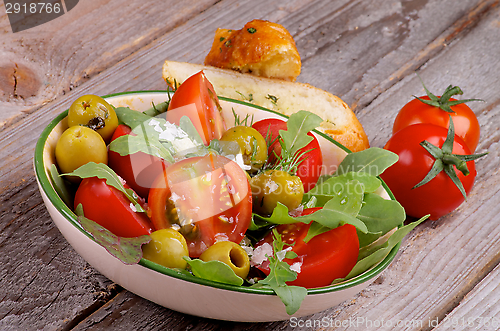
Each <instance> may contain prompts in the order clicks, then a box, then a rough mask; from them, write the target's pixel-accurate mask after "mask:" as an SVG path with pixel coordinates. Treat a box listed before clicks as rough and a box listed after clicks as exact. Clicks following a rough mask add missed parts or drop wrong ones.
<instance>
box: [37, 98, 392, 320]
mask: <svg viewBox="0 0 500 331" xmlns="http://www.w3.org/2000/svg"><path fill="white" fill-rule="evenodd" d="M168 93H169V92H167V91H135V92H124V93H118V94H113V95H108V96H105V97H104V98H105V99H106V100H107V101H108V102H109V103H111V104H112V105H114V106H115V107H120V106H124V107H130V108H132V109H135V110H138V111H143V110H145V109H147V108H149V107H151V103H152V102H154V103H155V104H158V103H160V102H162V101H165V100H166V99H167V95H168ZM220 101H221V106H222V108H223V116H224V117H227V116H230V117H227V118H231V119H232V118H233V114H232V111H233V110H234V111H236V112H237V113H238V114H240V115H243V116H242V118H243V117H244V116H245V114H250V115H252V114H253V115H254V120H255V121H257V120H259V119H263V118H269V117H275V118H282V119H286V116H284V115H281V114H279V113H276V112H273V111H271V110H268V109H265V108H262V107H258V106H255V105H252V104H249V103H245V102H241V101H237V100H232V99H227V98H220ZM66 116H67V110H66V111H64V112H62V113H61V114H60V115H59V116H57V117H56V118H55V119H54V120H53V121H52V122H51V123H50V124H49V125H48V126H47V127H46V128H45V129H44V131H43V132H42V134H41V136H40V138H39V139H38V142H37V145H36V148H35V156H34V168H35V174H36V178H37V182H38V187H39V189H40V193H41V195H42V198H43V201H44V203H45V206H46V207H47V210H48V211H49V214H50V216H51V218H52V220H53V221H54V223H55V225H56V226H57V227H58V228H59V230H60V231H61V233H62V234H63V236H64V237H65V238H66V240H67V241H68V242H69V243H70V244H71V246H72V247H73V248H74V249H75V250H76V251H77V253H78V254H80V255H81V256H82V257H83V258H84V259H85V260H86V261H87V262H88V263H89V264H90V265H92V266H93V267H94V268H95V269H97V270H98V271H99V272H100V273H102V274H103V275H104V276H106V277H107V278H109V279H110V280H112V281H113V282H116V283H117V284H119V285H120V286H122V287H123V288H125V289H127V290H129V291H131V292H133V293H135V294H137V295H139V296H141V297H143V298H145V299H148V300H150V301H152V302H155V303H157V304H159V305H161V306H164V307H167V308H170V309H172V310H175V311H179V312H182V313H186V314H191V315H196V316H201V317H206V318H213V319H219V320H228V321H244V322H269V321H278V320H287V319H290V318H291V317H292V316H293V317H301V316H307V315H311V314H314V313H317V312H320V311H323V310H326V309H328V308H331V307H333V306H336V305H338V304H340V303H342V302H344V301H346V300H349V299H351V298H352V297H354V296H355V295H356V294H357V293H359V292H360V291H362V290H363V289H364V288H366V287H367V286H368V285H369V284H371V283H372V282H373V281H374V280H375V279H376V277H377V276H378V275H379V274H380V273H381V272H382V271H383V270H384V269H386V268H387V267H388V266H389V264H390V263H391V262H392V260H393V259H394V257H395V256H396V254H397V252H398V250H399V246H400V244H398V245H397V246H395V247H394V248H393V249H392V250H391V252H390V253H389V254H388V255H387V256H386V257H385V259H384V260H383V261H381V262H380V263H379V264H377V265H376V266H374V267H372V268H371V269H369V270H367V271H366V272H364V273H362V274H361V275H359V276H357V277H354V278H352V279H349V280H347V281H344V282H342V283H338V284H335V285H330V286H326V287H321V288H314V289H309V290H308V295H307V296H306V298H305V299H304V301H303V302H302V305H301V307H300V309H299V310H298V311H297V312H296V313H295V314H294V315H292V316H290V315H288V314H287V313H286V310H285V306H284V305H283V303H282V302H281V300H280V299H279V298H278V297H277V296H276V295H275V294H274V293H273V291H271V290H269V289H257V288H250V287H243V286H233V285H226V284H221V283H217V282H213V281H209V280H204V279H201V278H197V277H194V276H190V275H186V274H182V273H179V272H177V271H175V270H172V269H168V268H164V267H162V266H159V265H157V264H155V263H152V262H150V261H147V260H145V259H142V260H141V261H140V263H139V264H135V265H126V264H124V263H122V262H121V261H120V260H118V259H116V258H115V257H113V256H112V255H111V254H109V253H108V252H107V251H106V250H105V249H104V248H103V247H102V246H100V245H99V244H97V243H96V242H95V241H94V239H93V238H92V236H91V235H90V234H88V233H87V232H86V231H85V230H84V229H83V228H82V227H81V226H80V224H79V223H78V221H77V218H76V215H75V214H74V212H73V211H72V210H71V209H70V208H69V207H68V206H67V205H66V204H65V203H64V202H63V200H62V199H61V198H60V197H59V195H58V194H57V192H56V190H55V189H54V187H53V185H52V182H51V180H50V177H49V171H50V170H49V169H50V166H51V164H53V163H54V162H55V156H54V149H55V145H56V143H57V140H58V138H59V136H60V135H61V134H62V132H63V131H64V129H65V128H66V127H67V123H66V120H65V118H66ZM231 122H232V121H231ZM228 123H230V122H228ZM315 133H316V136H317V137H318V140H319V141H320V146H321V149H322V151H324V152H323V156H324V160H325V163H327V162H329V163H330V164H332V165H338V164H339V163H340V161H341V160H342V159H343V157H344V156H345V155H346V153H349V151H348V150H347V149H346V148H345V147H343V146H342V145H340V144H339V143H337V142H336V141H334V140H333V139H331V138H329V137H328V136H327V135H324V134H322V133H320V132H315ZM334 163H335V164H334ZM384 189H385V191H384V192H382V196H384V197H385V198H386V199H394V197H393V195H392V194H391V192H390V191H389V189H388V188H387V186H385V184H384Z"/></svg>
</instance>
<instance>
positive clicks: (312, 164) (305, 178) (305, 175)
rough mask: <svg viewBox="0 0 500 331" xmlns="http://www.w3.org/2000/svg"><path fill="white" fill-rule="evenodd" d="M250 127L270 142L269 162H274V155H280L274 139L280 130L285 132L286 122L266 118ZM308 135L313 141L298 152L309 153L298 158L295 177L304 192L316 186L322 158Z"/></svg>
mask: <svg viewBox="0 0 500 331" xmlns="http://www.w3.org/2000/svg"><path fill="white" fill-rule="evenodd" d="M252 127H253V128H254V129H256V130H257V131H259V132H260V134H261V135H262V136H263V137H264V138H265V139H266V140H267V141H269V142H272V144H271V146H270V147H269V149H268V157H269V162H274V161H276V157H275V154H276V155H281V145H280V143H279V141H278V140H277V139H276V138H278V136H279V131H280V130H286V128H287V127H286V122H285V121H283V120H280V119H277V118H268V119H265V120H261V121H258V122H255V123H254V124H253V125H252ZM308 135H309V136H311V137H313V138H314V139H313V140H312V141H311V142H310V143H309V144H308V145H307V146H305V147H304V148H302V149H301V150H300V151H299V153H302V152H306V151H309V152H307V153H305V154H304V155H303V156H301V157H300V160H301V161H300V164H299V166H298V167H297V176H298V177H299V178H300V179H301V180H302V184H303V185H304V192H307V191H309V190H310V189H312V188H313V187H314V186H315V185H316V183H317V182H318V178H319V176H320V174H321V168H322V166H323V156H322V154H321V149H320V147H319V142H318V140H317V139H316V137H314V135H313V134H312V133H311V132H309V133H308Z"/></svg>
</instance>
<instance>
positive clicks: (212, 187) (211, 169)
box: [148, 154, 252, 257]
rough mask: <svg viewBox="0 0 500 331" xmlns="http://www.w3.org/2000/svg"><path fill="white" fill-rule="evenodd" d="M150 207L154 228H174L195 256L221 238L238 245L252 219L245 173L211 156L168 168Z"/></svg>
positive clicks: (151, 193)
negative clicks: (184, 239) (181, 235)
mask: <svg viewBox="0 0 500 331" xmlns="http://www.w3.org/2000/svg"><path fill="white" fill-rule="evenodd" d="M148 205H149V208H150V212H151V220H152V222H153V224H154V227H155V229H156V230H159V229H164V228H170V227H173V228H174V229H176V230H178V231H179V232H180V233H182V234H183V235H184V237H185V238H186V241H187V244H188V248H189V256H191V257H198V256H200V254H201V253H203V252H204V251H205V250H206V249H207V248H208V247H210V246H211V245H213V244H214V243H215V242H217V241H220V240H229V241H234V242H236V243H239V242H240V241H241V240H242V239H243V236H244V234H245V231H246V230H247V229H248V226H249V224H250V219H251V217H252V194H251V190H250V184H249V182H248V179H247V175H246V172H245V171H244V170H243V169H241V168H240V167H239V166H238V164H237V163H235V162H233V161H231V160H229V159H227V158H225V157H223V156H218V155H213V154H208V155H206V156H198V157H191V158H188V159H184V160H182V161H179V162H177V163H175V164H173V165H171V166H170V167H168V168H167V169H165V171H164V172H163V174H161V175H160V176H159V177H158V178H157V179H156V181H155V183H154V185H153V187H152V188H151V190H150V191H149V198H148Z"/></svg>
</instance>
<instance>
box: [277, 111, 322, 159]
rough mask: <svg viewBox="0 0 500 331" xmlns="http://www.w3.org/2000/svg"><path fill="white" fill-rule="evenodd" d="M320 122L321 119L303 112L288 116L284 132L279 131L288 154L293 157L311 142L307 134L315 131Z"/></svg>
mask: <svg viewBox="0 0 500 331" xmlns="http://www.w3.org/2000/svg"><path fill="white" fill-rule="evenodd" d="M321 122H323V120H322V119H321V117H319V116H318V115H316V114H313V113H310V112H308V111H305V110H301V111H299V112H297V113H294V114H292V115H290V117H289V118H288V121H287V129H286V131H285V130H280V136H281V138H282V139H283V142H284V144H285V148H286V151H287V152H288V154H290V155H294V154H295V153H297V151H298V150H299V149H301V148H303V147H305V146H307V144H309V143H310V142H311V141H312V140H313V138H312V137H311V136H309V135H308V133H309V132H310V131H311V130H313V129H316V128H317V127H318V126H319V125H320V124H321Z"/></svg>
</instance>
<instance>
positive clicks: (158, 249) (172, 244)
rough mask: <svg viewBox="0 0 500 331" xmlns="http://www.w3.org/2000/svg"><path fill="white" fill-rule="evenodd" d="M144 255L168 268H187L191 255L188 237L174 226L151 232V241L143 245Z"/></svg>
mask: <svg viewBox="0 0 500 331" xmlns="http://www.w3.org/2000/svg"><path fill="white" fill-rule="evenodd" d="M142 256H143V257H144V258H145V259H147V260H150V261H153V262H155V263H158V264H161V265H162V266H165V267H167V268H179V269H186V266H187V262H186V260H184V258H183V257H184V256H189V250H188V246H187V243H186V239H184V237H183V236H182V234H180V233H179V232H177V231H175V230H174V229H172V228H168V229H162V230H158V231H155V232H153V233H151V241H150V242H149V243H147V244H146V245H144V246H143V247H142Z"/></svg>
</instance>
